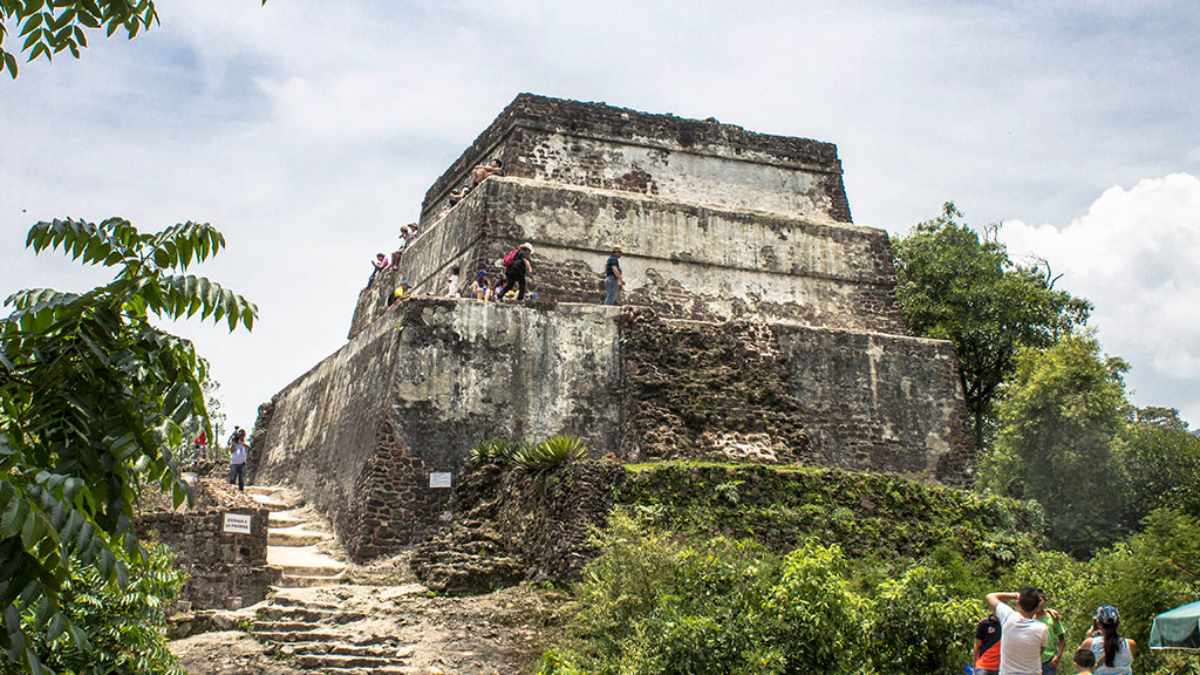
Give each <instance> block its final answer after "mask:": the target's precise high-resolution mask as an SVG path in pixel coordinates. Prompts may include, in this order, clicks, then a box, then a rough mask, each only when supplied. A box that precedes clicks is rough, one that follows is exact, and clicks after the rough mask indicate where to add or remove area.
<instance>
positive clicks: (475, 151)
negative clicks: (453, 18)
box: [421, 94, 851, 224]
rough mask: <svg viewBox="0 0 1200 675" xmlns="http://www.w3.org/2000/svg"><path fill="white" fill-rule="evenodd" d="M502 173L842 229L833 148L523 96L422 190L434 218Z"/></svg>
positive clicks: (845, 209) (425, 210)
mask: <svg viewBox="0 0 1200 675" xmlns="http://www.w3.org/2000/svg"><path fill="white" fill-rule="evenodd" d="M493 159H499V160H501V161H502V162H503V164H504V169H505V173H506V175H508V176H514V177H518V178H531V179H535V180H542V181H548V182H553V183H560V184H567V185H574V186H581V187H592V188H601V189H606V190H620V191H624V192H634V193H640V194H645V195H652V196H660V197H667V198H670V199H674V200H679V201H683V202H691V203H694V204H700V205H712V206H719V207H725V208H733V209H745V210H749V211H758V212H765V213H773V214H780V215H786V216H796V217H803V218H807V219H812V220H825V221H833V222H843V223H848V222H850V221H851V218H850V206H849V204H848V202H847V200H846V190H845V186H844V183H843V181H842V165H841V161H840V160H839V159H838V155H837V146H835V145H833V144H832V143H822V142H820V141H814V140H810V139H806V138H792V137H787V136H771V135H768V134H759V133H754V132H752V131H746V130H745V129H743V128H742V127H739V126H734V125H731V124H721V123H719V122H717V121H716V120H715V119H711V118H710V119H708V120H693V119H686V118H682V117H676V116H674V115H671V114H666V115H653V114H648V113H644V112H638V111H636V110H629V109H626V108H617V107H613V106H609V105H605V104H603V103H582V102H579V101H569V100H564V99H556V98H548V97H545V96H536V95H533V94H520V95H518V96H517V97H516V98H515V99H514V100H513V102H512V103H510V104H509V105H508V107H507V108H505V109H504V111H503V112H501V113H500V115H499V116H498V117H496V120H495V121H494V122H492V124H491V126H489V127H488V128H487V129H486V130H484V132H483V133H482V134H480V135H479V137H478V138H476V139H475V142H474V143H472V144H471V146H470V147H469V148H467V150H466V151H465V152H463V154H462V155H461V156H460V157H459V158H458V160H456V161H455V162H454V164H453V165H451V167H450V168H449V169H448V170H447V171H446V172H445V173H444V174H442V176H441V177H440V178H438V179H437V181H436V182H435V183H434V184H433V186H432V187H431V188H429V191H428V192H426V194H425V200H424V202H423V203H422V206H421V221H422V223H424V224H428V223H429V222H430V221H431V220H432V219H433V218H435V217H436V216H437V214H438V212H439V210H440V208H441V206H442V204H443V203H444V202H445V201H446V200H447V199H448V198H449V196H450V192H451V191H453V190H454V189H455V188H456V187H457V186H459V185H462V184H464V183H467V182H469V181H470V171H471V169H472V167H474V166H475V165H477V164H484V163H487V162H490V161H491V160H493Z"/></svg>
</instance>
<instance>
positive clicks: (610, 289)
mask: <svg viewBox="0 0 1200 675" xmlns="http://www.w3.org/2000/svg"><path fill="white" fill-rule="evenodd" d="M624 287H625V277H623V276H621V247H620V246H614V247H613V250H612V255H610V256H609V257H608V262H606V263H604V290H605V291H606V294H605V296H604V304H606V305H620V304H621V300H620V293H621V289H622V288H624Z"/></svg>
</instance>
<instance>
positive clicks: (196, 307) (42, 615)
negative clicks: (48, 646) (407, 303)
mask: <svg viewBox="0 0 1200 675" xmlns="http://www.w3.org/2000/svg"><path fill="white" fill-rule="evenodd" d="M26 244H27V246H29V247H30V248H32V249H33V250H34V251H35V252H39V253H40V252H42V251H46V250H54V249H60V250H61V251H62V252H63V253H66V254H67V255H69V256H71V258H72V259H75V260H79V261H81V262H83V263H85V264H92V265H103V266H106V267H110V268H114V269H115V270H116V275H115V277H114V279H113V281H112V282H110V283H109V284H107V285H105V286H100V287H98V288H95V289H93V290H91V291H88V292H86V293H83V294H76V293H62V292H59V291H55V290H52V289H34V290H26V291H21V292H18V293H16V294H14V295H13V296H11V297H9V298H8V299H7V300H6V303H5V304H6V305H8V306H11V307H13V308H14V311H13V312H12V313H11V314H10V315H9V316H8V317H7V318H5V319H3V320H2V321H0V514H2V515H0V611H2V612H3V617H4V627H5V630H3V631H0V647H2V648H3V649H5V650H7V651H8V656H9V659H10V660H11V661H12V662H13V663H22V664H24V667H26V668H27V669H29V670H30V671H32V672H35V673H36V672H38V671H39V670H40V665H39V661H38V656H37V654H36V652H35V651H34V649H33V648H32V643H31V642H30V639H29V636H30V634H29V633H28V632H27V630H28V627H29V626H30V625H32V627H33V629H34V630H37V631H46V637H47V638H48V639H49V640H50V642H52V643H53V642H54V641H56V640H58V639H59V638H60V636H64V635H65V636H68V637H69V638H70V639H71V640H72V641H73V642H74V643H75V644H76V645H77V646H78V647H80V648H81V649H84V648H85V645H87V644H88V636H87V633H86V632H85V627H84V626H81V625H80V624H79V623H78V622H77V621H76V620H75V619H73V618H72V617H71V615H69V614H67V613H64V612H63V611H62V607H61V606H60V602H59V599H60V592H61V590H62V588H63V586H64V584H65V583H66V582H67V581H68V579H70V578H71V574H72V573H73V572H72V571H73V569H75V568H76V566H81V567H82V568H85V569H91V570H93V571H94V572H95V573H96V574H97V575H98V577H99V578H100V579H102V580H104V581H105V582H109V583H117V584H118V585H120V586H121V587H124V586H126V585H127V583H128V580H129V578H130V567H139V566H143V565H146V564H148V554H147V552H146V550H145V548H144V547H143V546H142V545H141V544H140V543H139V541H138V538H137V536H136V534H135V533H134V531H133V517H134V505H135V504H136V502H137V500H138V498H139V494H140V489H141V485H143V484H144V483H146V482H150V483H158V484H159V485H160V486H161V488H162V489H163V490H164V491H165V492H167V493H168V494H171V495H173V499H174V502H175V504H176V505H179V504H181V503H182V502H183V501H185V500H186V499H187V498H188V490H187V486H186V484H184V483H183V482H182V480H181V479H180V478H179V477H178V475H177V473H176V470H175V468H174V466H173V461H172V456H171V453H170V451H169V448H172V447H178V446H179V445H180V444H182V443H183V441H184V439H183V436H182V433H181V425H186V424H188V423H189V422H191V421H193V420H196V419H200V420H207V410H206V407H205V396H204V389H203V385H202V383H203V382H204V381H205V378H206V372H205V365H204V362H203V361H202V360H201V359H199V358H198V357H197V356H196V353H195V350H194V349H193V347H192V345H191V343H190V342H188V341H187V340H183V339H181V338H178V337H176V336H174V335H171V334H170V333H166V332H164V331H161V330H159V329H158V328H156V327H154V326H153V325H152V324H151V318H152V317H162V318H169V319H177V318H183V317H185V316H186V317H191V316H194V315H196V314H199V315H200V316H201V317H202V318H212V319H213V320H215V321H222V320H224V321H226V322H227V323H228V325H229V328H230V330H233V329H234V328H236V327H237V326H239V325H243V326H245V327H246V328H250V327H251V326H252V325H253V321H254V318H255V316H257V313H258V310H257V308H256V307H255V305H254V304H253V303H250V302H248V301H246V300H245V299H244V298H242V297H241V296H239V295H236V294H235V293H233V292H232V291H230V290H228V289H225V288H222V287H221V286H220V285H218V284H216V283H213V282H210V281H208V280H207V279H204V278H201V277H195V276H192V275H184V274H183V272H184V271H186V269H187V268H188V267H189V266H190V265H191V264H192V263H194V262H195V263H198V262H202V261H204V260H206V259H208V258H210V257H212V256H213V255H215V254H216V253H217V252H219V251H220V250H221V249H222V248H223V247H224V246H225V239H224V237H223V236H222V235H221V234H220V232H218V231H217V230H216V229H215V228H213V227H212V226H210V225H207V224H197V223H191V222H189V223H182V224H179V225H175V226H172V227H169V228H167V229H165V230H163V231H161V232H158V233H152V234H151V233H145V234H144V233H141V232H139V231H138V230H137V229H136V228H134V227H133V225H131V224H130V223H129V222H128V221H126V220H123V219H120V218H111V219H109V220H106V221H104V222H103V223H101V224H100V225H98V226H97V225H94V224H92V223H86V222H82V221H75V220H65V221H64V220H55V221H54V222H51V223H47V222H42V223H38V224H37V225H35V226H34V227H33V228H32V229H31V230H30V232H29V237H28V239H27V242H26ZM206 426H207V422H206ZM208 433H209V436H210V437H211V435H212V430H211V428H209V430H208ZM30 610H32V611H34V620H33V622H32V624H27V623H24V622H23V621H22V619H21V617H22V616H24V615H25V614H26V613H27V612H28V611H30Z"/></svg>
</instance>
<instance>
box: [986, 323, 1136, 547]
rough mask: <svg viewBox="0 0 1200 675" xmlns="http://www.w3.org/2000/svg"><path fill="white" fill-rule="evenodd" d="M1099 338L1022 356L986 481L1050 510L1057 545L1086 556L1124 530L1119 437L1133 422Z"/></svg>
mask: <svg viewBox="0 0 1200 675" xmlns="http://www.w3.org/2000/svg"><path fill="white" fill-rule="evenodd" d="M1127 368H1128V366H1127V365H1126V364H1125V363H1124V362H1123V361H1121V360H1120V359H1117V358H1107V357H1103V356H1102V355H1101V353H1100V343H1099V342H1098V341H1096V339H1095V338H1094V337H1091V336H1086V335H1080V336H1071V337H1066V338H1063V339H1061V340H1059V342H1058V343H1057V344H1055V345H1054V346H1053V347H1051V348H1049V349H1047V350H1045V351H1040V352H1039V351H1026V352H1024V353H1022V355H1021V357H1020V359H1019V362H1018V369H1017V373H1016V376H1015V379H1014V381H1013V383H1012V384H1011V386H1010V387H1009V388H1008V390H1007V391H1006V393H1005V397H1004V399H1003V400H1002V401H1001V403H1000V405H999V407H998V415H997V417H998V419H999V425H1000V431H999V433H998V435H997V437H996V446H995V449H994V451H993V453H992V455H991V457H990V458H989V459H988V461H987V462H986V463H985V465H984V466H983V467H982V470H981V480H982V481H983V482H984V484H985V485H988V486H989V487H991V488H992V489H995V490H996V491H998V492H1000V493H1002V494H1007V495H1009V496H1012V497H1017V498H1023V499H1036V500H1038V501H1039V502H1041V503H1042V504H1044V505H1046V506H1047V522H1048V525H1049V528H1048V529H1049V535H1050V537H1051V540H1052V541H1053V542H1055V544H1056V545H1057V546H1059V547H1061V548H1063V549H1064V550H1066V551H1068V552H1071V553H1075V554H1077V555H1086V554H1089V553H1091V551H1093V550H1094V549H1095V548H1097V547H1099V546H1102V545H1103V544H1105V543H1107V542H1113V541H1116V540H1117V539H1118V538H1119V536H1120V535H1121V534H1123V533H1124V531H1125V523H1124V520H1123V518H1124V514H1125V512H1126V509H1127V504H1126V491H1125V489H1124V486H1125V484H1126V482H1125V478H1124V475H1123V465H1122V462H1121V454H1120V447H1119V446H1120V438H1121V434H1122V431H1123V429H1124V426H1125V421H1126V419H1127V415H1128V412H1129V411H1128V404H1127V402H1126V400H1125V386H1124V382H1123V381H1122V374H1123V373H1124V372H1125V370H1126V369H1127Z"/></svg>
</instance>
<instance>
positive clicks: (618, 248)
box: [612, 246, 625, 253]
mask: <svg viewBox="0 0 1200 675" xmlns="http://www.w3.org/2000/svg"><path fill="white" fill-rule="evenodd" d="M612 252H613V253H624V252H625V251H622V250H621V247H620V246H614V247H612Z"/></svg>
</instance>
